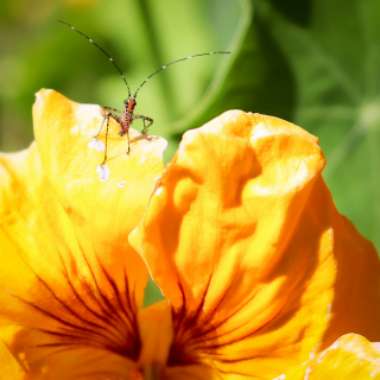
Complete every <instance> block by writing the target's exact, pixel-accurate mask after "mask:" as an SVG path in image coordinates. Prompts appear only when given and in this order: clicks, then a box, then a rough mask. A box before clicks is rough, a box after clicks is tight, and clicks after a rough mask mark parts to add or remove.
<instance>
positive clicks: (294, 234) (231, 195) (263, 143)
mask: <svg viewBox="0 0 380 380" xmlns="http://www.w3.org/2000/svg"><path fill="white" fill-rule="evenodd" d="M323 166H324V158H323V155H322V153H321V150H320V148H319V145H318V141H317V139H316V138H315V137H313V136H312V135H310V134H308V133H307V132H305V131H304V130H302V129H301V128H299V127H297V126H295V125H293V124H290V123H287V122H285V121H283V120H280V119H276V118H273V117H268V116H263V115H258V114H249V113H243V112H240V111H230V112H227V113H225V114H223V115H221V116H220V117H218V118H216V119H214V120H213V121H211V122H209V123H208V124H206V125H205V126H204V127H202V128H199V129H197V130H193V131H189V132H187V133H186V134H185V135H184V138H183V141H182V143H181V145H180V148H179V150H178V153H177V155H176V156H175V158H174V159H173V160H172V162H171V163H170V164H169V166H168V168H167V170H166V172H165V174H164V176H163V178H162V179H161V181H160V185H159V186H158V187H157V189H156V191H155V193H154V196H153V197H152V199H151V203H150V206H149V209H148V212H147V213H146V215H145V219H144V222H143V224H142V225H141V226H140V227H139V228H138V229H137V230H135V231H134V232H133V233H132V235H131V236H130V241H131V242H132V243H133V245H134V247H135V248H136V249H139V250H140V253H141V254H142V256H143V257H144V259H145V260H146V261H147V263H148V266H149V268H150V270H151V273H152V275H153V277H154V278H155V280H156V282H157V284H158V285H159V287H160V288H161V289H162V291H163V293H164V294H165V295H166V296H167V297H168V298H169V300H170V301H171V302H172V304H173V316H174V322H173V323H174V329H175V337H174V343H173V345H172V351H171V354H170V356H169V365H170V366H173V367H174V366H177V365H179V364H181V365H186V364H187V365H190V364H197V363H205V362H206V361H207V360H212V361H213V365H214V367H217V368H218V369H219V371H220V373H221V374H222V377H223V378H226V379H235V378H236V379H237V378H244V377H248V378H257V379H271V378H272V377H273V378H274V377H276V376H278V375H280V374H281V373H282V372H284V370H286V369H288V368H289V367H291V366H293V365H298V364H299V363H301V362H303V361H305V360H307V359H308V358H309V357H312V356H313V355H315V353H316V352H318V350H319V349H321V347H323V345H324V344H327V342H329V341H330V340H331V339H336V338H337V337H338V336H339V335H340V334H341V333H342V331H346V332H349V331H353V332H360V333H367V334H370V335H371V337H373V336H375V335H380V331H379V329H378V327H377V326H379V325H380V302H379V301H380V294H379V292H378V289H379V281H380V266H379V265H380V264H379V261H378V259H377V257H376V253H375V251H374V249H373V247H372V246H371V244H369V243H368V242H367V241H365V240H364V239H363V238H362V237H360V235H359V234H358V233H357V232H356V231H355V230H354V228H353V227H352V226H351V225H350V224H349V222H347V221H346V220H345V219H344V218H343V217H341V216H340V215H339V214H338V213H337V211H336V209H335V207H334V204H333V202H332V199H331V196H330V194H329V191H328V189H327V188H326V186H325V185H324V183H323V180H322V178H321V170H322V168H323ZM349 277H351V279H354V281H350V280H349ZM363 277H364V278H363ZM361 278H362V280H360V279H361ZM349 294H351V295H352V296H350V295H349ZM364 300H365V302H366V306H365V307H364V304H363V303H364ZM363 307H364V308H363ZM343 308H349V310H350V312H349V313H347V312H346V313H345V316H344V317H341V316H340V315H339V316H338V315H337V314H336V313H338V312H339V313H340V314H341V313H342V311H343ZM343 320H344V321H345V322H344V323H341V322H342V321H343ZM335 321H337V323H335ZM338 321H340V322H339V323H338ZM347 329H349V330H347ZM210 367H212V365H211V364H210ZM205 378H207V377H205Z"/></svg>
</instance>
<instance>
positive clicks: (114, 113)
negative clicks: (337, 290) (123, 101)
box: [94, 107, 120, 139]
mask: <svg viewBox="0 0 380 380" xmlns="http://www.w3.org/2000/svg"><path fill="white" fill-rule="evenodd" d="M102 108H103V109H104V111H106V112H105V115H104V117H103V120H102V123H101V124H100V128H99V130H98V133H97V134H96V135H95V136H94V139H97V138H98V137H99V135H100V134H101V133H102V130H103V127H104V122H105V121H106V120H107V119H109V117H110V116H112V117H113V118H114V119H115V120H117V121H118V120H119V116H118V115H117V113H120V111H119V110H117V109H116V108H112V107H102ZM107 122H108V121H107Z"/></svg>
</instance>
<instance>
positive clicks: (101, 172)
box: [96, 165, 110, 182]
mask: <svg viewBox="0 0 380 380" xmlns="http://www.w3.org/2000/svg"><path fill="white" fill-rule="evenodd" d="M96 172H97V173H98V176H99V179H100V180H101V181H103V182H104V181H107V180H108V178H109V176H110V171H109V169H108V166H106V165H98V166H97V167H96Z"/></svg>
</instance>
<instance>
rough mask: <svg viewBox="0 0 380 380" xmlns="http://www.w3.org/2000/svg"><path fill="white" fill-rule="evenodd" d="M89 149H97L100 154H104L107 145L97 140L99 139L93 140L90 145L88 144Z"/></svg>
mask: <svg viewBox="0 0 380 380" xmlns="http://www.w3.org/2000/svg"><path fill="white" fill-rule="evenodd" d="M88 147H89V148H90V149H95V150H97V151H98V152H104V150H105V148H106V147H105V145H104V142H103V141H100V140H97V139H92V140H91V141H90V142H89V143H88Z"/></svg>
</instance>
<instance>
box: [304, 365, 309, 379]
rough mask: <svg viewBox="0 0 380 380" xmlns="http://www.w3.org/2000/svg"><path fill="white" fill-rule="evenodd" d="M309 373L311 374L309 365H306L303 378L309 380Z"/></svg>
mask: <svg viewBox="0 0 380 380" xmlns="http://www.w3.org/2000/svg"><path fill="white" fill-rule="evenodd" d="M310 374H311V368H310V367H307V368H306V371H305V376H304V378H303V379H304V380H309V379H310Z"/></svg>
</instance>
